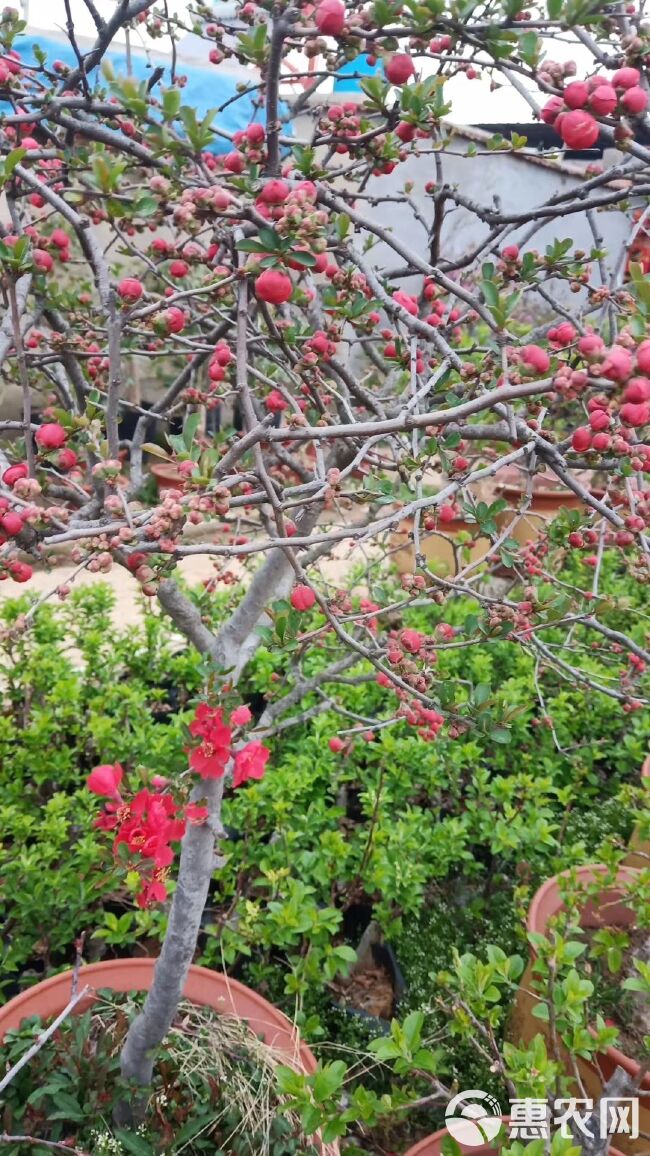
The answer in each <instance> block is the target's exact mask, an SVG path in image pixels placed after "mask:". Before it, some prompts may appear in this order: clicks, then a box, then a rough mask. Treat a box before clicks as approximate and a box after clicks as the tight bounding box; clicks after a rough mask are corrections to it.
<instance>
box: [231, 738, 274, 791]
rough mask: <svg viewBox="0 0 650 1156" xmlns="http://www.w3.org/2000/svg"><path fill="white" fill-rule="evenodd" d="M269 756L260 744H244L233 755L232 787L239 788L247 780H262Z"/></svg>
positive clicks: (267, 751) (268, 751) (266, 748)
mask: <svg viewBox="0 0 650 1156" xmlns="http://www.w3.org/2000/svg"><path fill="white" fill-rule="evenodd" d="M270 754H271V752H270V750H269V749H268V747H264V746H262V744H261V743H258V742H252V743H246V746H245V747H242V749H241V750H240V751H237V754H236V755H235V769H234V771H233V776H232V785H233V787H241V785H242V783H246V782H248V780H249V779H263V778H264V772H265V770H266V764H267V762H268V760H269V755H270Z"/></svg>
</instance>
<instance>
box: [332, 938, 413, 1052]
mask: <svg viewBox="0 0 650 1156" xmlns="http://www.w3.org/2000/svg"><path fill="white" fill-rule="evenodd" d="M370 950H371V952H372V958H373V962H374V963H375V964H376V966H377V967H380V968H382V970H384V971H385V972H387V973H388V975H389V976H390V978H391V981H392V985H393V1007H392V1015H393V1016H395V1015H396V1014H397V1010H398V1007H399V1004H400V1001H401V1000H402V999H403V998H404V995H405V994H406V990H407V989H406V980H405V979H404V974H403V972H402V969H401V967H400V965H399V961H398V959H397V956H396V955H395V952H394V951H393V948H392V947H391V945H390V943H373V944H372V945H371V948H370ZM331 1002H332V1007H335V1008H336V1009H337V1011H340V1012H343V1014H344V1015H346V1016H350V1018H352V1019H357V1020H363V1021H364V1022H365V1023H366V1024H367V1025H368V1027H369V1028H372V1029H373V1031H374V1032H375V1033H376V1034H377V1035H378V1036H386V1035H389V1033H390V1020H389V1019H385V1018H384V1016H374V1015H372V1014H371V1013H370V1012H367V1011H364V1010H363V1009H362V1008H355V1007H354V1006H353V1005H352V1004H344V1003H341V1002H340V1001H339V1000H336V999H332V1001H331Z"/></svg>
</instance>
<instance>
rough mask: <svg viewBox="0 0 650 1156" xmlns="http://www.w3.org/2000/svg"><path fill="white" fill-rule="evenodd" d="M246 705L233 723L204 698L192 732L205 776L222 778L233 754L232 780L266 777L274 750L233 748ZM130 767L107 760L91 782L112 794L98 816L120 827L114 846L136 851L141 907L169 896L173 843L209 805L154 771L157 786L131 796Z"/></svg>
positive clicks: (196, 763) (197, 767)
mask: <svg viewBox="0 0 650 1156" xmlns="http://www.w3.org/2000/svg"><path fill="white" fill-rule="evenodd" d="M251 719H252V714H251V711H250V708H249V707H248V706H246V705H241V706H238V707H236V708H235V709H234V710H233V711H231V714H230V723H229V725H226V723H225V722H224V716H223V710H222V709H221V708H220V707H213V706H210V705H209V704H208V703H200V704H199V706H198V707H197V709H196V711H195V713H194V718H193V719H192V722H191V723H190V726H189V730H190V734H191V735H192V736H193V737H194V738H198V739H199V740H200V742H199V743H198V745H197V746H196V747H192V748H190V750H189V765H190V767H191V769H192V770H193V771H196V773H197V774H198V775H199V777H200V778H202V779H220V778H222V776H223V775H224V774H225V772H226V768H227V766H228V764H229V763H230V761H231V760H232V781H233V786H234V787H240V786H241V785H242V784H243V783H246V782H248V781H249V780H250V779H258V780H259V779H262V778H263V777H264V773H265V770H266V764H267V762H268V760H269V756H270V751H269V750H268V748H267V747H265V746H264V745H263V744H262V743H260V742H258V741H257V740H252V741H251V742H248V743H246V744H245V745H244V746H243V747H240V748H239V749H238V750H233V745H232V740H233V731H234V729H235V728H238V727H244V726H246V725H247V724H248V723H249V722H251ZM123 778H124V770H123V768H122V766H121V765H120V764H119V763H112V764H110V763H104V764H102V765H101V766H98V767H95V768H94V770H92V771H91V773H90V775H89V776H88V779H87V780H86V785H87V787H88V789H89V790H90V791H93V792H94V793H95V794H96V795H103V796H105V797H106V798H107V799H108V802H107V803H106V805H105V807H104V811H103V814H101V815H100V817H99V818H98V819H97V820H96V824H95V825H96V826H97V827H99V828H100V829H101V830H102V831H114V832H115V838H114V841H113V851H114V853H115V855H116V856H117V855H120V854H121V853H122V852H121V848H125V849H126V852H127V853H128V855H130V856H133V858H134V860H135V867H136V870H137V871H138V874H139V876H140V888H139V890H138V892H137V895H136V900H137V903H138V905H139V906H140V907H149V906H151V904H153V903H161V902H162V901H163V900H164V899H165V898H166V897H167V886H166V882H167V878H168V875H169V870H170V867H171V865H172V863H173V861H174V852H173V849H172V844H174V843H178V842H180V840H181V839H182V838H183V835H184V834H185V830H186V827H187V824H188V823H193V824H201V823H205V822H206V820H207V818H208V814H209V812H208V808H207V807H205V806H201V805H200V804H198V803H187V802H186V803H179V802H177V801H176V799H175V798H174V796H173V795H172V794H171V793H170V791H169V790H168V789H167V788H168V787H169V780H168V779H165V778H163V777H162V776H160V775H154V776H153V778H152V780H151V786H152V787H153V790H150V789H149V788H148V787H143V788H142V789H141V790H140V791H138V792H137V794H135V795H134V797H133V798H132V799H130V800H126V799H124V797H123V795H122V793H121V791H120V786H121V783H122V780H123Z"/></svg>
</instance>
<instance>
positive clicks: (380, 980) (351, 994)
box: [330, 963, 395, 1020]
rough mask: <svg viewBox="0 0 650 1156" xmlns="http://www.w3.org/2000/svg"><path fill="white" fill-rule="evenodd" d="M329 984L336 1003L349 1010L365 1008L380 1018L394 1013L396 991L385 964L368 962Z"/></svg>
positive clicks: (368, 1012) (387, 1017) (362, 1010)
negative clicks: (382, 965) (383, 965)
mask: <svg viewBox="0 0 650 1156" xmlns="http://www.w3.org/2000/svg"><path fill="white" fill-rule="evenodd" d="M330 987H331V990H332V992H333V993H334V998H335V999H336V1001H337V1003H340V1004H341V1005H342V1006H343V1007H345V1008H349V1009H350V1010H351V1011H361V1012H365V1014H366V1015H369V1016H375V1017H376V1018H377V1019H382V1020H389V1019H391V1017H392V1015H393V1008H394V1004H395V992H394V989H393V978H392V976H391V974H390V972H389V971H388V969H387V968H383V967H380V966H378V965H377V964H375V963H371V964H368V965H367V966H365V967H363V968H358V969H355V971H353V972H352V973H351V975H348V976H345V977H342V978H341V979H338V980H335V981H334V983H332V984H331V985H330Z"/></svg>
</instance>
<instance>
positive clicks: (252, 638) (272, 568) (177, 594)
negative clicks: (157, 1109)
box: [121, 505, 320, 1087]
mask: <svg viewBox="0 0 650 1156" xmlns="http://www.w3.org/2000/svg"><path fill="white" fill-rule="evenodd" d="M319 508H320V507H319V506H316V505H315V506H313V507H311V508H310V509H309V510H308V511H307V512H306V513H305V515H304V516H303V518H302V519H301V521H300V524H299V533H300V534H301V535H306V534H309V533H310V532H311V530H312V528H313V526H314V524H315V522H316V519H317V517H318V513H319ZM293 580H294V571H293V568H292V565H291V562H290V560H289V556H288V555H287V554H286V553H285V552H284V551H283V550H281V549H276V550H273V551H272V553H271V554H270V555H269V556H268V558H267V559H266V561H265V562H264V564H263V565H262V566H260V568H259V570H258V571H257V573H256V574H255V575H254V577H253V579H252V581H251V584H250V586H249V588H248V590H247V592H246V594H245V595H244V597H243V599H242V601H241V602H240V604H239V606H238V607H237V609H236V610H235V612H234V613H233V614H232V616H231V617H230V618H229V620H228V621H227V622H226V623H224V625H223V626H222V627H221V629H220V630H219V631H218V632H217V634H213V633H212V632H211V631H210V630H208V628H207V627H206V626H205V624H204V623H203V622H202V621H201V615H200V613H199V611H198V610H197V609H196V607H195V606H194V604H193V603H192V602H191V601H190V600H189V599H188V598H187V597H186V596H185V595H184V594H183V592H182V591H181V590H180V589H179V587H178V586H177V585H176V583H175V582H174V581H171V580H169V581H166V582H162V583H161V584H160V588H159V593H158V597H159V600H160V602H161V604H162V606H163V607H164V608H165V610H166V611H167V613H168V614H169V616H170V617H171V618H172V619H173V621H174V622H175V623H176V625H177V627H178V628H179V630H180V631H182V633H183V634H184V635H185V637H186V638H187V639H189V641H190V642H192V643H193V645H194V646H196V648H197V649H198V650H199V651H201V652H202V653H204V654H209V655H210V657H211V658H212V659H214V661H215V662H216V663H218V665H219V666H221V667H222V668H223V669H224V670H228V671H231V672H234V674H231V676H230V677H231V678H232V679H233V680H234V681H236V680H237V678H238V677H239V674H240V673H241V671H242V670H243V668H244V667H245V665H246V663H247V662H248V660H249V659H250V657H251V656H252V655H253V654H254V652H255V650H256V648H257V646H258V645H259V634H258V633H257V627H258V626H259V625H262V624H265V623H266V622H268V621H269V620H268V617H267V615H266V614H265V607H266V606H267V605H268V603H269V602H271V601H274V600H275V599H278V598H284V597H286V596H287V595H288V593H289V591H290V589H291V586H292V584H293ZM224 783H225V776H224V778H223V779H218V780H214V781H207V782H204V783H203V782H202V783H200V784H198V785H197V787H196V788H195V790H194V792H193V795H192V798H193V800H201V799H207V803H208V807H209V811H210V818H209V820H208V822H207V823H205V824H202V825H200V826H197V825H193V824H189V825H188V827H187V830H186V833H185V836H184V838H183V842H182V845H181V856H180V863H179V870H178V882H177V885H176V890H175V892H174V898H173V900H172V905H171V911H170V914H169V923H168V926H167V933H166V935H165V942H164V943H163V946H162V950H161V952H160V956H159V958H158V961H157V963H156V968H155V972H154V978H153V984H152V986H151V990H150V991H149V993H148V995H147V998H146V1000H145V1003H144V1007H143V1009H142V1012H141V1013H140V1015H139V1016H137V1017H136V1019H135V1020H134V1021H133V1023H132V1024H131V1027H130V1028H129V1031H128V1034H127V1037H126V1040H125V1043H124V1047H123V1049H122V1056H121V1069H122V1075H123V1076H124V1077H125V1078H126V1079H129V1080H133V1081H135V1082H136V1083H137V1084H140V1085H142V1086H143V1087H144V1086H146V1085H147V1084H149V1083H150V1082H151V1077H152V1075H153V1067H154V1063H155V1057H156V1052H157V1049H158V1048H159V1047H160V1045H161V1043H162V1041H163V1039H164V1038H165V1035H166V1034H167V1032H168V1030H169V1028H170V1025H171V1023H172V1021H173V1019H174V1015H175V1014H176V1009H177V1007H178V1004H179V1001H180V999H181V996H182V994H183V988H184V986H185V980H186V978H187V973H188V971H189V968H190V964H191V962H192V959H193V958H194V952H195V951H196V943H197V939H198V935H199V929H200V926H201V916H202V915H203V911H204V908H205V903H206V899H207V895H208V888H209V886H210V880H211V878H212V874H213V871H214V866H215V840H216V838H217V837H218V836H219V835H220V834H221V833H222V827H221V817H220V816H221V801H222V798H223V788H224Z"/></svg>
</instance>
